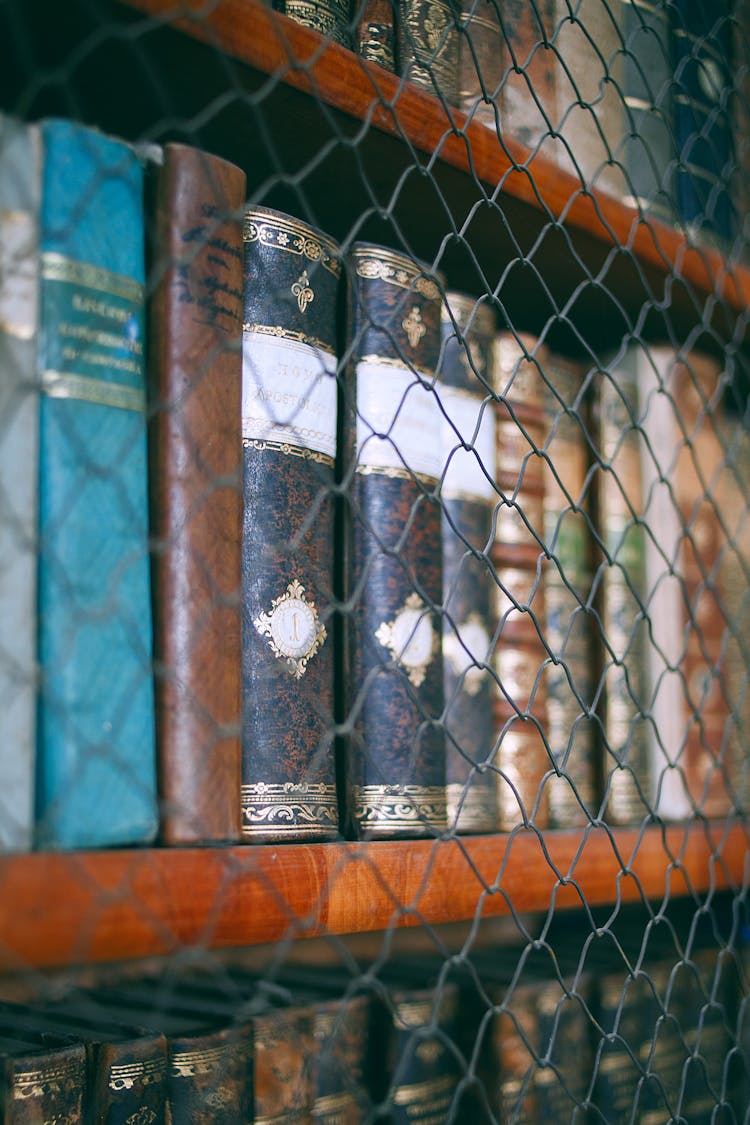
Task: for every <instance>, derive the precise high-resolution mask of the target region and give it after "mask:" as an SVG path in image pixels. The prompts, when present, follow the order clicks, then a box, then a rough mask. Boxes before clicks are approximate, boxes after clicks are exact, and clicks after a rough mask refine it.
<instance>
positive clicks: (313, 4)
mask: <svg viewBox="0 0 750 1125" xmlns="http://www.w3.org/2000/svg"><path fill="white" fill-rule="evenodd" d="M273 6H274V8H275V9H276V10H277V11H278V12H283V13H284V15H285V16H289V18H290V19H292V20H294V22H295V23H299V24H302V26H303V27H311V28H312V29H313V30H314V31H319V32H320V33H321V35H327V36H328V37H329V38H330V39H333V40H334V41H335V42H337V43H343V45H344V46H345V47H348V46H349V44H350V35H349V3H348V0H274V5H273Z"/></svg>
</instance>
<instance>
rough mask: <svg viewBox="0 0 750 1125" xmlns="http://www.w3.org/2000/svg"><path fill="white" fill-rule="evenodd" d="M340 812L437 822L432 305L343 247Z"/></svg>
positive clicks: (435, 327) (438, 545) (419, 824)
mask: <svg viewBox="0 0 750 1125" xmlns="http://www.w3.org/2000/svg"><path fill="white" fill-rule="evenodd" d="M348 274H349V323H348V336H349V344H348V354H349V364H348V369H347V399H348V402H347V417H346V429H347V441H348V449H347V451H346V464H345V467H344V477H345V482H346V485H347V489H348V536H349V542H348V544H347V551H348V558H349V567H348V585H349V589H348V592H347V602H348V603H349V604H350V606H351V608H350V609H349V611H348V623H349V653H348V656H347V660H346V667H347V668H348V670H349V671H348V677H347V679H348V683H349V688H350V691H349V695H348V698H347V701H346V712H347V713H346V721H347V722H348V723H349V724H351V727H352V732H351V735H350V737H349V741H348V753H347V767H348V794H347V796H348V806H349V807H348V812H349V819H350V825H351V828H352V830H353V831H354V833H355V834H358V835H363V836H402V835H403V836H420V835H425V834H428V835H429V834H431V833H440V832H442V831H443V830H444V828H445V825H446V803H445V802H446V797H445V741H444V732H443V728H442V725H441V724H440V721H439V720H440V719H441V718H442V714H443V701H444V690H443V661H442V653H441V646H440V636H441V633H442V622H441V620H440V616H439V611H440V609H441V607H442V600H443V568H442V536H441V509H440V503H439V498H438V483H439V480H440V477H441V474H442V459H441V452H440V432H441V417H442V416H441V414H440V410H439V406H438V400H437V395H436V393H435V371H436V368H437V363H438V358H439V353H440V310H441V304H442V301H441V295H440V289H439V285H438V282H437V280H436V278H435V277H434V276H432V275H431V274H429V273H428V272H425V270H424V269H423V268H422V267H421V266H420V265H419V264H417V263H416V262H414V261H413V260H412V259H410V258H409V257H407V256H406V255H405V254H399V253H396V252H394V251H392V250H388V249H386V248H385V247H383V246H377V245H371V244H369V243H355V245H354V246H353V248H352V250H351V253H350V256H349V260H348Z"/></svg>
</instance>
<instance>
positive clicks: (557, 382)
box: [544, 353, 597, 828]
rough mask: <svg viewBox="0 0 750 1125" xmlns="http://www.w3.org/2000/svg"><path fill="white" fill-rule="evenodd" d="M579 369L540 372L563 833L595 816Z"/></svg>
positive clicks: (550, 701) (552, 785) (553, 741)
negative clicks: (543, 383)
mask: <svg viewBox="0 0 750 1125" xmlns="http://www.w3.org/2000/svg"><path fill="white" fill-rule="evenodd" d="M586 371H587V368H586V366H585V365H584V364H580V363H576V362H575V361H573V360H568V359H566V358H565V357H563V356H560V355H557V354H552V353H550V355H549V357H548V361H547V364H546V366H545V374H546V377H547V380H548V387H547V393H546V396H545V406H546V427H545V428H546V435H545V436H546V440H545V451H546V454H547V458H548V461H547V463H546V465H545V492H544V527H545V540H546V543H547V549H548V550H549V552H550V554H551V555H552V565H550V566H549V567H547V569H546V571H545V576H546V583H545V599H546V620H547V627H546V631H545V639H546V642H547V645H548V647H549V650H550V653H551V654H552V656H553V657H554V658H555V660H556V663H555V664H554V665H552V666H550V668H549V670H548V671H549V674H548V676H547V722H548V740H549V748H550V753H551V754H552V758H553V761H554V763H555V765H556V766H557V768H558V769H559V770H560V775H559V776H556V777H551V778H550V781H549V799H550V824H551V825H552V826H553V827H556V828H568V827H572V826H575V825H582V824H585V823H587V820H588V819H589V816H593V815H595V813H596V806H595V801H596V781H597V770H596V757H595V753H596V752H595V747H596V739H595V734H596V731H595V726H594V723H593V721H592V720H591V718H590V717H589V714H588V711H589V709H590V708H591V706H592V703H593V697H594V692H595V674H594V655H595V654H594V646H593V635H594V619H593V616H592V614H591V613H590V612H588V605H589V598H590V595H591V588H592V582H593V574H592V566H591V563H592V543H591V526H592V525H591V514H590V511H589V508H590V505H589V496H588V486H587V478H588V473H589V464H588V444H587V434H588V431H589V429H590V418H589V412H588V402H587V398H586V395H585V391H584V388H585V382H586Z"/></svg>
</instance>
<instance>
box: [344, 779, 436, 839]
mask: <svg viewBox="0 0 750 1125" xmlns="http://www.w3.org/2000/svg"><path fill="white" fill-rule="evenodd" d="M353 795H354V810H355V818H356V820H357V823H358V824H359V827H360V828H361V829H362V831H364V832H366V833H367V834H368V835H384V836H387V835H389V834H391V833H393V832H399V831H408V832H412V833H413V832H419V831H422V832H424V833H425V834H428V833H430V832H434V831H440V832H443V831H445V829H446V826H447V802H446V795H445V786H444V785H356V786H354V794H353Z"/></svg>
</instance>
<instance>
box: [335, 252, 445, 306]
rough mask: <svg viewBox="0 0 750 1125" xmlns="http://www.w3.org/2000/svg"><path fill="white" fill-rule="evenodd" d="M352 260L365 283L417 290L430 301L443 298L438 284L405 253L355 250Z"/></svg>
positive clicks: (358, 274)
mask: <svg viewBox="0 0 750 1125" xmlns="http://www.w3.org/2000/svg"><path fill="white" fill-rule="evenodd" d="M351 257H352V260H353V262H354V268H355V271H356V274H357V276H358V277H361V278H363V279H364V280H365V281H385V282H386V283H387V284H389V285H397V286H398V287H399V288H400V289H410V290H413V291H415V292H417V293H419V294H420V296H422V297H426V298H427V299H428V300H430V301H434V300H437V299H439V298H440V287H439V285H438V283H437V281H436V280H435V279H434V278H433V277H431V276H430V275H429V274H427V273H426V272H425V270H424V269H422V268H421V267H420V266H419V265H418V264H417V262H415V261H414V260H413V259H411V258H408V257H407V256H406V255H404V254H399V253H397V252H396V251H393V250H373V249H371V248H367V249H365V248H360V249H357V248H355V249H354V250H352V251H351Z"/></svg>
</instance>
